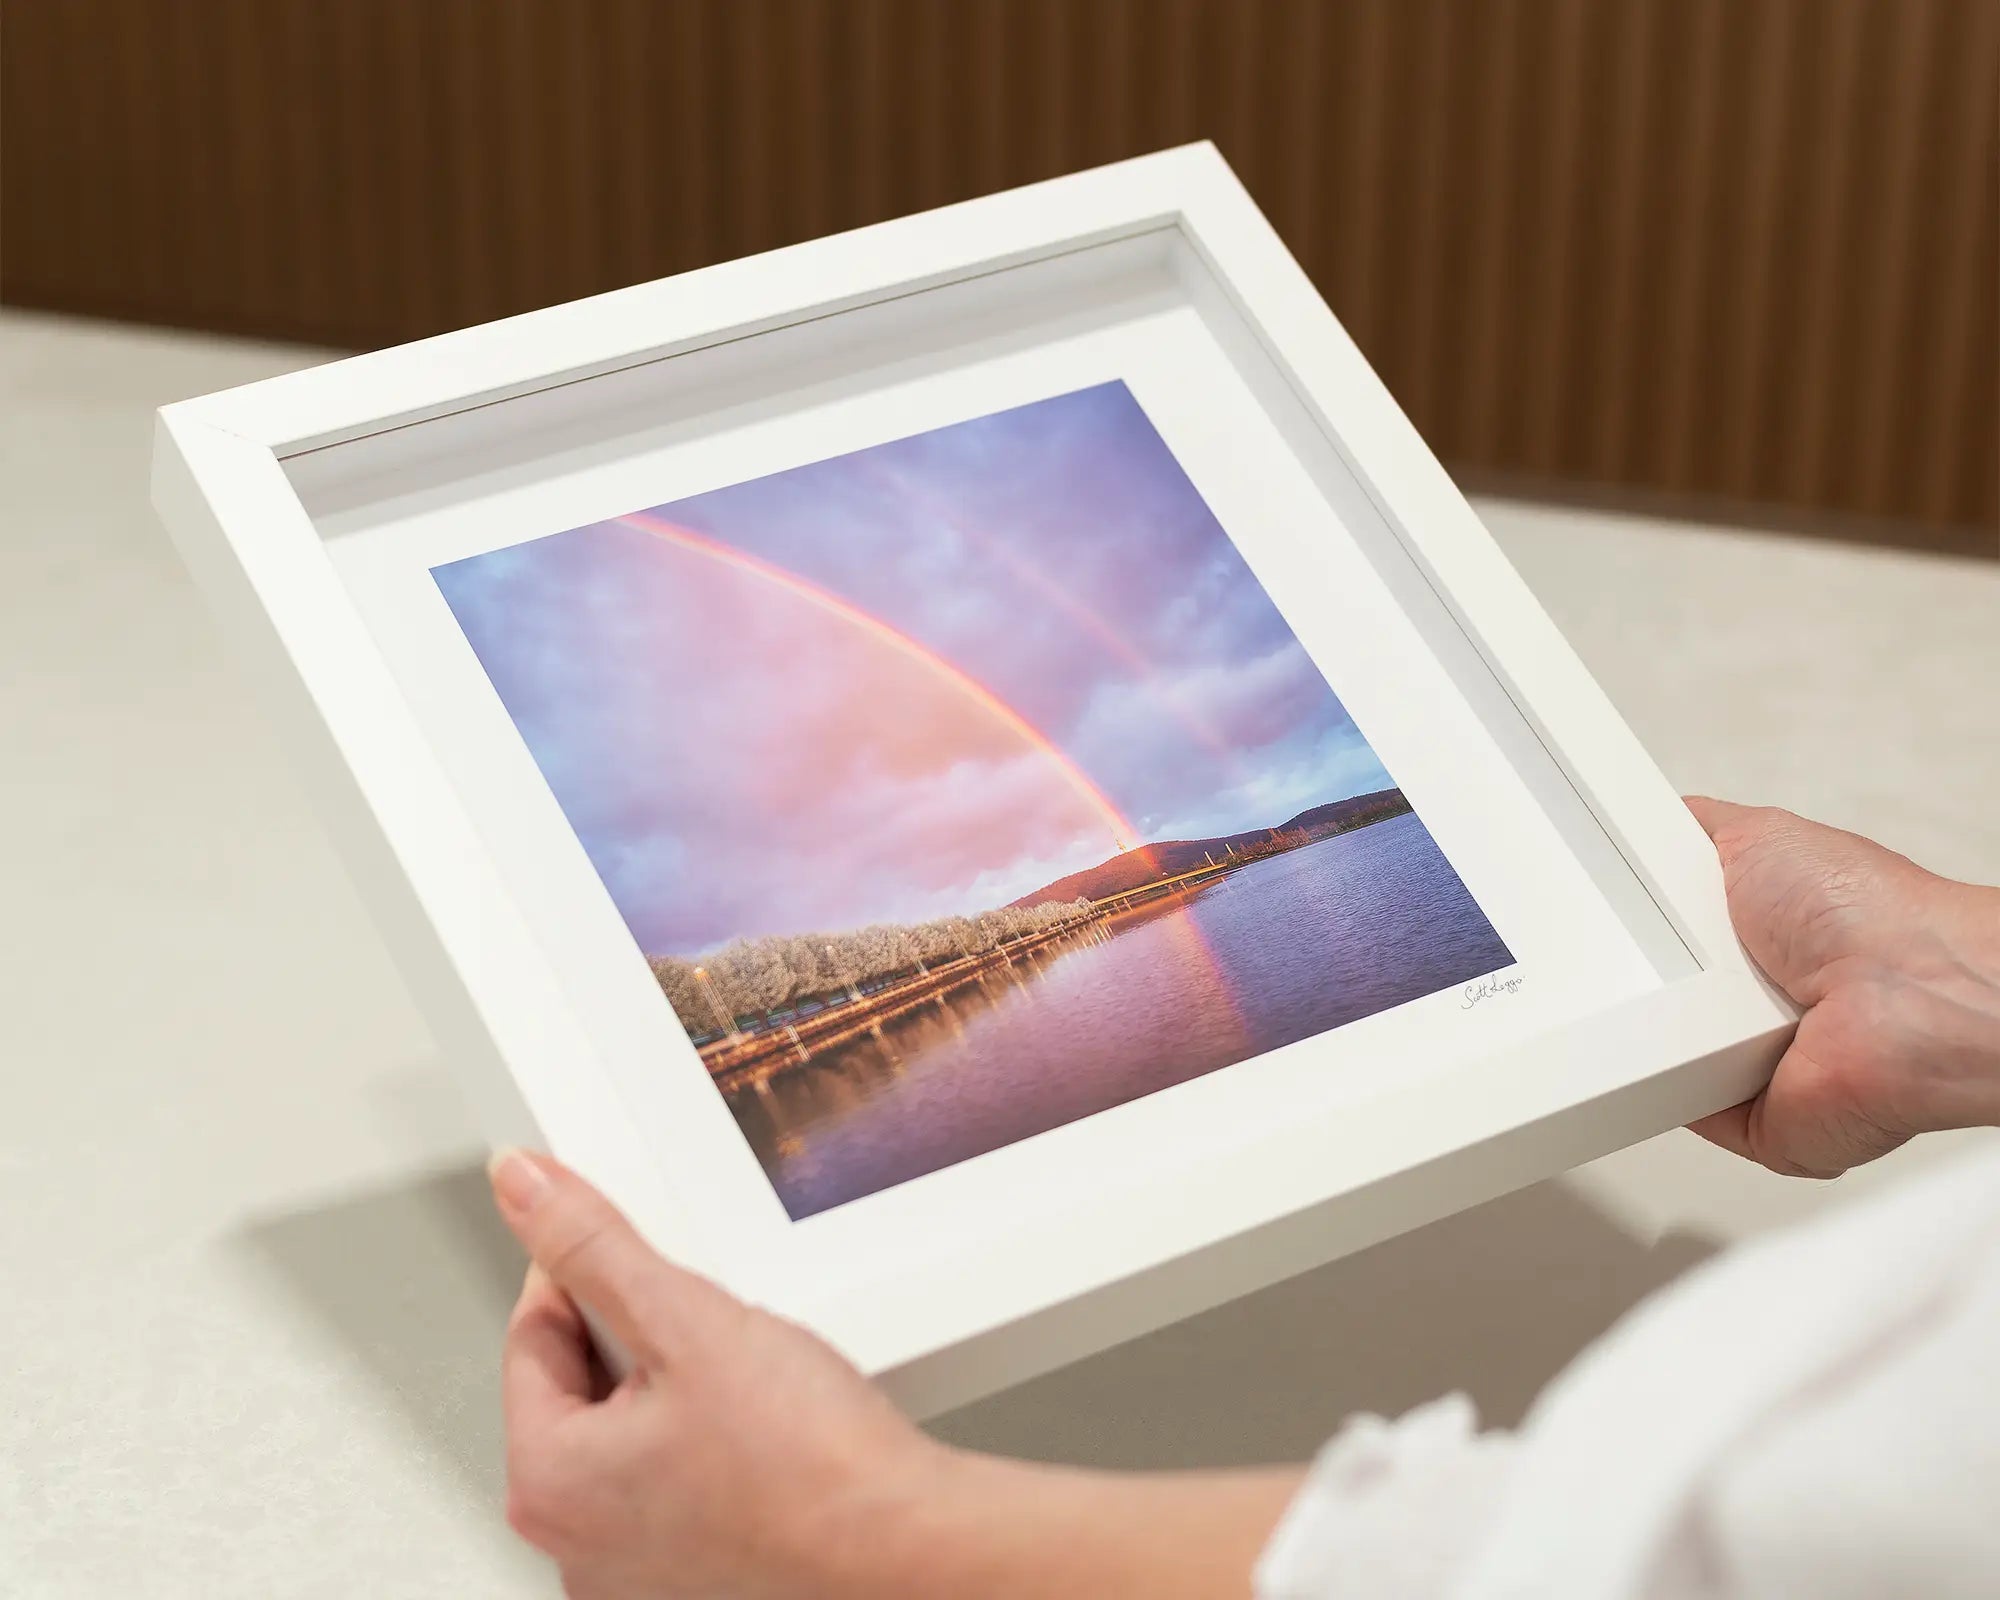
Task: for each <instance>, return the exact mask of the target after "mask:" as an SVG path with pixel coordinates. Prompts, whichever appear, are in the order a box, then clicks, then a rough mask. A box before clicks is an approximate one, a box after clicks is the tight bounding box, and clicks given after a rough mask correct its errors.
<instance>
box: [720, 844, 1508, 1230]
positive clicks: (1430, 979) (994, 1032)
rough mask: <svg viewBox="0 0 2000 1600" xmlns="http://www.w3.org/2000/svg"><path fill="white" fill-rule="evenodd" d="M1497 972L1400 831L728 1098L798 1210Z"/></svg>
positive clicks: (992, 983)
mask: <svg viewBox="0 0 2000 1600" xmlns="http://www.w3.org/2000/svg"><path fill="white" fill-rule="evenodd" d="M1511 959H1512V958H1511V956H1510V955H1509V954H1508V951H1507V948H1506V946H1505V945H1504V944H1503V943H1502V942H1501V940H1500V938H1499V936H1498V935H1497V934H1496V933H1495V932H1494V931H1493V928H1492V926H1491V925H1490V924H1489V923H1488V922H1487V920H1486V918H1485V916H1484V914H1483V913H1481V912H1480V910H1479V908H1478V906H1477V905H1476V904H1475V903H1474V902H1473V900H1472V897H1471V895H1470V894H1468V893H1467V892H1466V890H1465V887H1464V886H1463V885H1462V884H1461V883H1460V882H1459V880H1458V877H1457V875H1456V874H1455V873H1454V872H1453V871H1452V869H1451V867H1450V865H1449V864H1448V863H1447V862H1446V861H1445V859H1444V857H1443V855H1442V854H1441V853H1440V852H1439V851H1438V849H1437V846H1436V845H1435V844H1434V843H1433V842H1432V841H1431V838H1430V835H1429V834H1428V833H1427V832H1426V831H1425V829H1424V827H1423V824H1422V823H1421V822H1420V821H1419V820H1418V819H1417V818H1416V817H1415V816H1413V815H1404V816H1400V817H1396V818H1394V819H1392V820H1390V821H1387V822H1381V823H1377V824H1375V825H1374V826H1372V827H1368V828H1363V829H1360V830H1358V831H1356V832H1354V833H1349V834H1341V835H1338V836H1336V837H1334V838H1332V839H1327V840H1323V841H1321V842H1320V843H1318V844H1314V845H1309V846H1307V847H1305V848H1304V849H1301V850H1295V851H1292V852H1291V853H1290V854H1287V855H1283V856H1277V857H1273V858H1271V859H1268V860H1265V861H1260V862H1257V863H1255V864H1253V865H1251V866H1249V867H1246V868H1244V869H1243V870H1242V871H1240V872H1237V873H1235V874H1233V875H1232V876H1230V877H1227V878H1223V879H1220V880H1217V881H1215V882H1212V883H1209V884H1206V885H1203V886H1200V887H1198V888H1196V889H1194V890H1192V891H1184V892H1182V893H1179V894H1176V895H1174V896H1173V897H1171V898H1169V899H1165V900H1161V901H1156V902H1153V903H1151V904H1149V905H1146V906H1143V907H1140V908H1137V909H1135V910H1132V911H1127V912H1124V913H1121V914H1119V915H1118V916H1115V917H1113V918H1110V919H1108V920H1107V921H1105V922H1102V923H1099V924H1094V925H1091V926H1088V927H1085V928H1080V929H1077V930H1075V931H1074V932H1072V933H1069V934H1066V935H1064V936H1063V937H1062V938H1061V939H1059V940H1056V941H1053V942H1052V943H1050V944H1047V945H1044V946H1041V947H1039V948H1037V949H1035V950H1032V951H1027V952H1024V953H1022V954H1019V955H1016V956H1015V957H1014V958H1013V959H1012V960H1011V961H1010V962H1003V963H1001V964H999V965H997V966H995V967H992V968H989V969H987V970H985V971H982V972H981V973H980V974H979V975H978V978H977V980H976V981H975V982H973V983H970V984H967V985H964V986H962V987H960V988H958V989H956V990H954V991H952V992H951V994H949V995H948V996H941V997H940V998H939V999H937V1000H936V1001H934V1002H932V1003H930V1004H927V1005H925V1006H923V1007H921V1008H920V1009H918V1010H917V1011H914V1012H911V1013H908V1014H906V1015H904V1016H902V1017H899V1018H897V1019H896V1020H895V1021H893V1022H891V1023H887V1024H885V1025H883V1027H882V1028H881V1029H880V1030H879V1031H878V1032H877V1033H875V1034H868V1035H863V1036H862V1037H860V1038H859V1039H855V1040H851V1041H849V1042H847V1043H845V1044H842V1045H840V1046H837V1047H834V1048H831V1049H829V1050H827V1051H826V1052H825V1053H824V1054H822V1055H819V1056H816V1057H815V1058H814V1059H813V1060H812V1061H811V1062H810V1063H809V1064H806V1065H804V1066H800V1067H797V1068H793V1069H788V1070H784V1071H781V1072H778V1073H775V1074H773V1075H772V1076H770V1077H769V1078H768V1079H766V1080H765V1081H763V1082H760V1083H755V1084H745V1085H742V1086H739V1087H736V1088H733V1089H732V1090H730V1091H729V1093H728V1099H729V1103H730V1107H731V1109H732V1110H733V1111H734V1112H735V1114H736V1118H737V1121H738V1122H739V1124H740V1125H741V1126H742V1128H743V1131H744V1134H745V1136H746V1137H747V1138H748V1139H749V1141H750V1144H751V1146H752V1148H753V1149H754V1150H755V1151H756V1153H757V1156H758V1159H759V1160H760V1161H761V1162H762V1163H763V1165H764V1167H765V1169H766V1171H767V1172H769V1173H770V1175H771V1180H772V1183H773V1184H774V1185H775V1187H776V1188H777V1190H778V1194H779V1197H780V1198H781V1199H782V1200H783V1201H784V1203H785V1206H786V1209H787V1210H788V1211H789V1212H790V1213H791V1214H792V1215H793V1216H795V1217H800V1216H807V1215H810V1214H811V1213H813V1212H816V1211H823V1210H825V1209H827V1208H828V1207H829V1206H835V1205H839V1204H841V1203H842V1202H843V1201H846V1200H851V1199H853V1198H855V1197H856V1196H858V1195H863V1194H870V1193H873V1192H874V1191H875V1190H877V1189H882V1188H886V1187H888V1186H889V1185H891V1184H895V1183H902V1182H906V1181H907V1180H909V1179H911V1178H914V1177H918V1176H920V1175H921V1174H923V1173H926V1172H934V1171H936V1170H937V1169H938V1168H940V1167H945V1166H950V1165H952V1164H954V1163H956V1162H959V1161H964V1160H967V1159H969V1158H971V1157H973V1156H976V1155H979V1154H982V1153H984V1152H985V1151H988V1150H993V1149H998V1148H999V1147H1001V1146H1003V1145H1007V1144H1012V1143H1013V1142H1015V1141H1016V1140H1018V1139H1025V1138H1028V1137H1030V1136H1032V1135H1033V1134H1036V1133H1041V1132H1044V1131H1046V1130H1047V1129H1049V1128H1054V1127H1059V1126H1061V1125H1062V1124H1064V1123H1067V1122H1072V1121H1074V1120H1076V1119H1077V1118H1079V1117H1086V1116H1090V1115H1093V1114H1094V1113H1096V1112H1099V1111H1103V1110H1107V1109H1109V1108H1110V1107H1112V1106H1116V1105H1121V1104H1123V1103H1124V1102H1125V1101H1128V1100H1132V1099H1136V1098H1138V1097H1139V1096H1141V1095H1147V1094H1152V1093H1155V1092H1157V1091H1159V1090H1161V1089H1165V1088H1169V1087H1171V1086H1172V1085H1174V1084H1177V1083H1183V1082H1185V1081H1187V1080H1188V1079H1190V1078H1195V1077H1199V1076H1201V1075H1203V1074H1204V1073H1208V1072H1213V1071H1215V1070H1216V1069H1218V1068H1220V1067H1224V1066H1227V1065H1229V1064H1230V1063H1231V1062H1235V1061H1240V1060H1243V1059H1245V1058H1246V1057H1248V1056H1252V1055H1257V1054H1261V1053H1262V1052H1264V1051H1267V1050H1271V1049H1275V1048H1277V1047H1278V1046H1280V1045H1283V1044H1288V1043H1291V1042H1292V1041H1294V1040H1296V1039H1301V1038H1305V1037H1307V1036H1309V1035H1311V1034H1314V1033H1321V1032H1324V1031H1326V1030H1327V1029H1329V1028H1335V1027H1339V1026H1341V1025H1342V1024H1343V1023H1346V1022H1351V1021H1353V1020H1354V1019H1356V1018H1357V1017H1364V1016H1369V1015H1372V1014H1373V1013H1375V1012H1378V1011H1382V1010H1385V1009H1387V1008H1388V1007H1390V1006H1393V1005H1400V1004H1403V1003H1404V1002H1406V1001H1409V1000H1413V999H1417V998H1419V997H1420V996H1423V995H1427V994H1433V993H1435V992H1436V991H1438V990H1439V989H1443V988H1448V987H1451V986H1453V985H1456V984H1459V983H1463V982H1465V981H1467V980H1468V979H1471V978H1474V977H1478V976H1480V975H1481V974H1484V973H1487V972H1491V971H1493V970H1494V969H1496V968H1498V967H1502V966H1505V965H1507V964H1508V963H1509V961H1510V960H1511Z"/></svg>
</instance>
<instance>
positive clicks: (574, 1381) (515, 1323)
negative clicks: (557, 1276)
mask: <svg viewBox="0 0 2000 1600" xmlns="http://www.w3.org/2000/svg"><path fill="white" fill-rule="evenodd" d="M590 1399H591V1367H590V1335H589V1333H588V1332H587V1331H586V1330H585V1328H584V1326H583V1318H582V1317H580V1316H579V1315H578V1314H577V1310H576V1307H575V1306H574V1305H573V1304H572V1303H571V1302H570V1298H569V1296H568V1295H566V1294H564V1293H563V1292H562V1290H560V1289H558V1288H557V1287H556V1286H555V1285H554V1284H553V1283H551V1282H550V1281H549V1275H548V1274H547V1273H546V1272H544V1271H542V1269H541V1268H540V1267H534V1266H531V1267H529V1268H528V1278H527V1282H525V1283H524V1284H522V1285H521V1298H520V1300H519V1301H517V1302H516V1303H515V1306H514V1314H513V1316H511V1317H510V1318H508V1320H507V1337H506V1340H505V1342H504V1343H503V1344H502V1345H501V1347H500V1406H501V1410H502V1412H503V1413H504V1414H505V1416H506V1419H507V1432H508V1434H509V1436H510V1437H512V1438H514V1439H516V1440H521V1441H527V1440H532V1439H535V1438H537V1437H539V1436H540V1435H541V1434H542V1433H543V1432H544V1431H545V1430H546V1429H548V1428H550V1427H552V1426H553V1425H554V1424H556V1423H557V1422H560V1421H561V1420H562V1419H563V1418H564V1417H566V1416H568V1415H569V1414H570V1413H572V1412H574V1411H578V1410H580V1409H581V1408H582V1407H584V1406H585V1405H587V1404H588V1403H589V1401H590Z"/></svg>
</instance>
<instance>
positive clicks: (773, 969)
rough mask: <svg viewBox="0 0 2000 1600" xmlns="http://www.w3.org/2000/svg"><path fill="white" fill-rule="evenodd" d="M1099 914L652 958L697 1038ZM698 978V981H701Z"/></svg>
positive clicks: (1070, 908)
mask: <svg viewBox="0 0 2000 1600" xmlns="http://www.w3.org/2000/svg"><path fill="white" fill-rule="evenodd" d="M1089 909H1090V901H1089V900H1088V899H1083V898H1079V899H1076V900H1070V901H1062V902H1057V903H1054V904H1050V905H1039V906H998V907H995V908H994V909H993V910H991V911H982V912H980V913H979V914H978V915H977V916H973V917H940V918H938V919H937V920H936V921H934V922H921V923H916V924H914V925H911V926H901V925H897V924H893V923H877V924H875V925H873V926H871V927H866V928H858V929H856V930H854V931H853V932H851V933H793V934H768V935H765V936H763V937H761V938H754V939H737V940H734V941H733V942H731V943H729V944H726V945H724V946H723V947H722V948H721V949H720V950H718V951H716V952H715V954H714V955H711V956H704V957H703V958H702V959H701V960H699V961H690V960H687V959H686V958H684V957H682V956H652V957H649V958H648V959H649V960H650V962H651V964H652V968H653V976H654V977H655V978H657V979H658V980H659V984H660V989H661V992H662V993H664V994H665V995H666V997H667V1002H668V1004H670V1005H671V1006H672V1007H673V1008H674V1014H675V1015H676V1016H678V1017H679V1018H680V1020H681V1026H682V1027H684V1028H686V1029H687V1031H688V1034H689V1036H690V1037H691V1038H696V1039H700V1038H703V1037H705V1036H706V1035H708V1034H713V1033H722V1032H725V1031H726V1030H727V1028H728V1027H730V1026H736V1027H741V1026H743V1025H744V1022H745V1020H746V1019H748V1020H750V1021H757V1020H760V1019H761V1020H766V1021H768V1020H769V1019H770V1017H771V1014H772V1013H773V1012H777V1011H782V1010H785V1009H787V1008H790V1007H794V1006H798V1005H801V1004H803V1003H805V1002H806V1001H809V1000H816V999H826V998H845V997H848V996H851V995H856V994H858V993H859V992H860V990H861V989H862V988H863V987H866V986H874V985H878V984H879V983H880V982H881V981H882V980H883V979H886V978H892V977H899V976H904V975H910V976H915V975H919V974H921V973H923V972H926V971H928V970H929V969H930V968H931V967H932V966H934V965H939V964H942V963H944V962H947V961H956V960H958V959H959V958H960V957H961V956H974V955H979V954H982V953H983V952H985V951H988V950H995V949H998V948H999V947H1000V946H1001V945H1003V944H1006V943H1008V942H1009V941H1011V940H1014V939H1019V938H1021V937H1023V936H1025V935H1027V934H1032V933H1040V932H1041V931H1042V930H1043V929H1045V928H1049V927H1052V926H1054V925H1055V924H1056V923H1058V922H1063V921H1066V920H1068V919H1069V918H1072V917H1077V916H1081V915H1082V914H1083V913H1084V912H1086V911H1088V910H1089ZM697 974H699V975H697Z"/></svg>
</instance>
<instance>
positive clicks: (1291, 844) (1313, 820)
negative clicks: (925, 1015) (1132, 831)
mask: <svg viewBox="0 0 2000 1600" xmlns="http://www.w3.org/2000/svg"><path fill="white" fill-rule="evenodd" d="M1409 809H1410V802H1409V801H1407V800H1405V799H1404V798H1403V791H1402V790H1401V789H1378V790H1376V791H1375V792H1374V793H1373V794H1357V795H1352V796H1350V797H1349V798H1347V799H1345V800H1333V801H1329V802H1328V803H1327V804H1326V805H1323V806H1313V807H1311V808H1310V809H1308V810H1305V811H1301V812H1300V813H1299V814H1298V815H1297V816H1295V817H1289V818H1287V819H1286V820H1285V821H1283V822H1280V823H1278V824H1276V825H1275V826H1273V827H1269V828H1256V829H1253V830H1252V831H1250V832H1249V833H1231V834H1224V835H1222V836H1220V837H1218V838H1214V839H1165V840H1162V841H1161V842H1160V843H1158V844H1147V845H1141V846H1140V847H1139V848H1138V849H1136V850H1127V851H1126V852H1125V853H1124V854H1123V855H1116V856H1113V857H1112V858H1111V859H1110V860H1109V861H1102V862H1099V863H1098V864H1097V865H1096V866H1094V867H1086V868H1085V869H1084V870H1083V871H1082V872H1072V873H1071V874H1070V875H1069V876H1068V877H1066V878H1058V879H1056V881H1055V882H1054V883H1045V884H1043V885H1042V887H1041V888H1039V889H1037V890H1035V891H1034V893H1032V894H1024V895H1022V896H1021V898H1020V899H1018V900H1015V901H1013V902H1012V904H1014V905H1017V906H1039V905H1046V904H1047V903H1049V902H1050V901H1054V900H1074V899H1076V898H1077V896H1079V895H1083V896H1086V897H1088V898H1089V899H1092V900H1102V899H1104V898H1105V896H1107V895H1114V894H1123V893H1124V892H1125V891H1126V890H1127V889H1136V888H1138V887H1139V885H1140V884H1142V883H1152V882H1154V881H1155V880H1157V879H1160V878H1171V877H1174V876H1176V875H1177V874H1179V873H1183V872H1192V871H1194V869H1195V868H1197V867H1199V866H1203V865H1205V864H1206V863H1208V862H1211V861H1221V860H1223V859H1224V858H1225V857H1227V856H1229V855H1232V854H1234V855H1239V856H1240V855H1245V854H1248V855H1251V856H1253V857H1254V856H1263V855H1275V854H1278V853H1280V852H1282V851H1285V850H1296V849H1297V848H1298V847H1299V846H1300V845H1305V844H1312V843H1314V842H1315V841H1316V840H1320V839H1324V838H1327V837H1329V836H1330V835H1332V834H1336V833H1346V832H1348V831H1350V830H1351V829H1354V828H1361V827H1366V826H1367V825H1368V824H1369V823H1371V822H1380V821H1382V820H1383V819H1384V818H1387V817H1395V816H1400V815H1402V814H1403V813H1404V812H1405V811H1408V810H1409Z"/></svg>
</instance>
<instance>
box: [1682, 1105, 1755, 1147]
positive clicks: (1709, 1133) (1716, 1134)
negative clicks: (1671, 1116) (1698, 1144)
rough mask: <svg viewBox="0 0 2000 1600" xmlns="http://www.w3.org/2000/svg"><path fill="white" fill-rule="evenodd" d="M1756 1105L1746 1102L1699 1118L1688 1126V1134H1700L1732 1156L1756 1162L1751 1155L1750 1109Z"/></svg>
mask: <svg viewBox="0 0 2000 1600" xmlns="http://www.w3.org/2000/svg"><path fill="white" fill-rule="evenodd" d="M1754 1104H1756V1102H1755V1101H1753V1100H1745V1101H1744V1102H1743V1104H1741V1105H1740V1106H1730V1107H1729V1108H1728V1109H1727V1110H1723V1111H1717V1112H1715V1113H1713V1114H1712V1115H1710V1116H1706V1117H1697V1118H1696V1119H1695V1120H1694V1121H1693V1122H1690V1123H1689V1124H1688V1132H1690V1133H1698V1134H1700V1135H1701V1136H1702V1137H1703V1138H1704V1139H1706V1140H1707V1141H1708V1142H1709V1143H1710V1144H1714V1145H1720V1146H1721V1147H1722V1148H1723V1149H1725V1150H1727V1151H1728V1152H1729V1153H1730V1154H1731V1155H1738V1156H1741V1157H1742V1158H1743V1159H1744V1160H1745V1161H1754V1160H1756V1157H1755V1156H1753V1155H1751V1153H1750V1108H1751V1106H1753V1105H1754Z"/></svg>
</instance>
